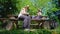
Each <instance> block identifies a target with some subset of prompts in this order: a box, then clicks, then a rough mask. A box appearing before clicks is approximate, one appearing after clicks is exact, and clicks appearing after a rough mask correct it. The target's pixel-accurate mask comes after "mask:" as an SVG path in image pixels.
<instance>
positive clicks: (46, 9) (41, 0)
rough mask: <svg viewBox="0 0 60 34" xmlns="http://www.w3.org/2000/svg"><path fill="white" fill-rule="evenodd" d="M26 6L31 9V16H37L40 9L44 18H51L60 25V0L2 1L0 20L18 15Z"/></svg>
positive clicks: (0, 1) (0, 0)
mask: <svg viewBox="0 0 60 34" xmlns="http://www.w3.org/2000/svg"><path fill="white" fill-rule="evenodd" d="M26 5H29V7H30V8H29V9H30V10H29V13H30V15H36V12H37V11H38V10H37V9H38V8H40V9H42V13H43V16H49V18H50V19H55V21H56V22H57V23H59V24H60V0H0V18H1V17H3V18H6V17H7V15H8V14H12V15H18V14H19V12H20V10H21V8H23V7H24V6H26ZM57 30H58V28H57ZM59 32H60V31H59Z"/></svg>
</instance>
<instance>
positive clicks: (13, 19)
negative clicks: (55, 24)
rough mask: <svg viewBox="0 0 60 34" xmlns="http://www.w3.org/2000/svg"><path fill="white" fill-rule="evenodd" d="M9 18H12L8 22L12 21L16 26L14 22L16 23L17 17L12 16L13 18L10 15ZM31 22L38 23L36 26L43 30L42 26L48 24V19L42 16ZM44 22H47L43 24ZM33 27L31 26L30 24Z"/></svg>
mask: <svg viewBox="0 0 60 34" xmlns="http://www.w3.org/2000/svg"><path fill="white" fill-rule="evenodd" d="M10 17H12V18H10V20H12V21H14V23H15V24H16V25H17V23H16V22H18V21H19V20H18V19H17V16H16V15H13V16H11V15H10ZM31 21H35V22H36V23H38V24H37V25H38V27H42V28H44V26H45V25H46V24H49V19H47V16H42V18H41V19H39V20H38V19H35V18H34V19H31ZM45 22H47V23H46V24H45ZM32 25H33V24H32ZM48 27H49V25H48Z"/></svg>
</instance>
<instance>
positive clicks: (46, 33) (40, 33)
mask: <svg viewBox="0 0 60 34" xmlns="http://www.w3.org/2000/svg"><path fill="white" fill-rule="evenodd" d="M31 30H33V29H31ZM0 34H60V31H59V29H54V30H47V29H34V31H24V30H23V29H18V30H16V29H15V30H10V31H7V30H0Z"/></svg>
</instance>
